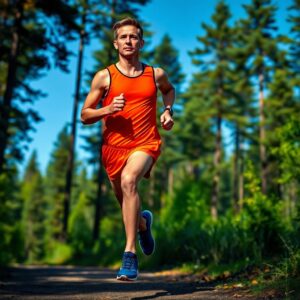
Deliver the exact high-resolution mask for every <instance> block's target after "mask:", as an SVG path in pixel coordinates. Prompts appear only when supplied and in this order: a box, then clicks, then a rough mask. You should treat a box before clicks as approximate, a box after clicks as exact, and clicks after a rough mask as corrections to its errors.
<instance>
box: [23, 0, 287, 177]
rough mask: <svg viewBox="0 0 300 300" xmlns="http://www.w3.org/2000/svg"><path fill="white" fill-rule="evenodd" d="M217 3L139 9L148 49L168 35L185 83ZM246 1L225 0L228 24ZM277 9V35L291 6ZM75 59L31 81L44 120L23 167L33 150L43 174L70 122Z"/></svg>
mask: <svg viewBox="0 0 300 300" xmlns="http://www.w3.org/2000/svg"><path fill="white" fill-rule="evenodd" d="M217 2H218V1H217V0H210V1H200V0H184V1H182V0H172V1H170V0H152V1H151V3H150V4H148V5H147V6H145V7H144V8H143V9H142V10H141V14H140V16H141V19H143V20H144V21H146V22H148V23H150V24H151V26H150V30H151V31H153V33H154V36H153V38H152V42H151V45H150V47H151V46H155V45H157V44H158V43H159V42H160V40H161V38H162V36H163V35H164V34H166V33H167V34H169V35H170V37H171V39H172V42H173V45H174V46H175V47H176V48H177V49H178V51H179V60H180V63H181V64H182V68H183V71H184V73H185V74H187V78H186V83H185V84H187V83H188V80H189V79H190V76H191V74H192V73H193V72H195V70H196V69H195V68H194V67H193V66H192V65H191V59H190V57H189V55H188V51H190V50H193V49H194V48H195V47H197V46H198V43H197V40H196V36H197V35H202V34H203V31H202V29H201V26H200V25H201V23H202V22H205V23H210V22H211V21H210V18H211V15H212V14H213V12H214V8H215V6H216V4H217ZM250 2H251V1H246V0H227V3H228V4H229V6H230V9H231V13H232V22H233V21H234V20H236V19H238V18H241V17H243V16H245V13H244V9H243V8H242V4H247V3H250ZM274 3H276V4H277V5H278V7H279V9H278V12H277V25H278V26H279V30H280V32H281V33H284V34H286V33H288V31H289V25H288V24H287V22H286V19H287V15H288V12H287V7H289V6H290V5H291V3H292V1H291V0H277V1H274ZM71 46H72V48H73V50H74V52H75V53H76V50H77V48H78V45H77V44H76V43H73V44H72V45H71ZM100 46H101V45H99V44H98V43H97V42H94V43H92V45H91V46H90V47H89V48H87V49H86V50H85V54H84V70H91V69H93V65H94V63H95V62H94V60H93V58H92V52H93V51H94V50H96V49H98V48H99V47H100ZM76 62H77V60H76V57H73V58H72V60H71V63H70V71H71V72H70V73H68V74H65V73H62V72H60V71H58V70H55V69H53V70H50V71H49V72H48V73H47V75H46V76H45V77H43V78H41V79H40V80H38V81H36V82H34V84H33V86H34V87H35V88H37V89H41V90H42V91H44V92H46V93H47V97H45V98H42V99H41V100H39V101H38V102H37V103H36V104H35V106H34V108H35V109H36V110H37V111H39V113H40V115H41V116H42V117H43V119H44V121H43V122H41V123H39V124H37V125H36V132H34V133H32V138H33V141H32V142H31V144H30V145H29V150H28V151H27V152H26V157H25V161H24V163H23V165H22V166H24V165H25V164H26V163H27V161H28V158H29V156H30V154H31V152H32V151H33V150H34V149H36V150H37V153H38V160H39V164H40V169H41V170H42V171H43V172H44V171H45V169H46V166H47V163H48V161H49V158H50V153H51V152H52V151H53V147H54V142H55V141H56V139H57V135H58V133H59V131H61V129H62V128H63V126H64V125H65V124H66V123H67V122H70V121H71V117H72V107H73V95H74V90H75V77H76ZM81 133H82V125H79V135H80V134H81ZM81 145H82V140H81V139H80V138H79V139H77V144H76V151H77V155H79V158H82V159H84V158H85V153H84V152H83V150H81V148H80V146H81Z"/></svg>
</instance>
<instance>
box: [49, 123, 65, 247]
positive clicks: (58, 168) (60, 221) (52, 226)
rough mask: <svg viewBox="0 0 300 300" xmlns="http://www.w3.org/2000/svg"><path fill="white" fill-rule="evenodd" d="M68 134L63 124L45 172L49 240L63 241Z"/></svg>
mask: <svg viewBox="0 0 300 300" xmlns="http://www.w3.org/2000/svg"><path fill="white" fill-rule="evenodd" d="M69 147H70V135H69V133H68V129H67V126H65V127H64V128H63V129H62V131H61V132H60V133H59V135H58V139H57V141H56V142H55V144H54V149H53V151H52V153H51V158H50V161H49V163H48V166H47V172H46V181H45V184H46V186H45V188H46V195H47V205H48V219H47V238H48V239H49V242H51V241H60V242H64V241H65V234H64V193H65V183H66V181H65V180H66V165H67V163H68V149H69Z"/></svg>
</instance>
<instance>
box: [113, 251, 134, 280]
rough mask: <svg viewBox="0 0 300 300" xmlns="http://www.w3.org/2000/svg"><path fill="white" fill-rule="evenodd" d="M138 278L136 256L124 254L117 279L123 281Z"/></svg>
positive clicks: (130, 253)
mask: <svg viewBox="0 0 300 300" xmlns="http://www.w3.org/2000/svg"><path fill="white" fill-rule="evenodd" d="M137 277H138V260H137V256H136V254H134V253H132V252H129V251H128V252H124V254H123V259H122V267H121V268H120V270H119V272H118V274H117V279H118V280H123V281H133V280H137Z"/></svg>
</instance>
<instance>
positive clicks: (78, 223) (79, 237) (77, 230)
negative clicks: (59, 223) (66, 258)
mask: <svg viewBox="0 0 300 300" xmlns="http://www.w3.org/2000/svg"><path fill="white" fill-rule="evenodd" d="M90 215H91V212H90V210H89V207H88V199H87V196H86V194H85V192H84V191H83V192H82V193H81V194H80V195H79V199H78V202H77V203H76V204H75V206H74V207H73V208H72V212H71V215H70V218H69V226H68V228H69V238H70V246H71V247H72V251H73V257H75V258H78V257H80V256H84V255H85V254H86V251H89V249H90V248H91V246H92V223H91V221H92V220H91V218H90Z"/></svg>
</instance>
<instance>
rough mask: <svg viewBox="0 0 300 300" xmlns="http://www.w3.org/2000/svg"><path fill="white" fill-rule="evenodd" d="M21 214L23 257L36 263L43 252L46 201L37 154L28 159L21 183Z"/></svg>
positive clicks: (34, 153)
mask: <svg viewBox="0 0 300 300" xmlns="http://www.w3.org/2000/svg"><path fill="white" fill-rule="evenodd" d="M22 198H23V201H24V204H23V212H22V223H23V226H22V228H23V234H24V243H25V245H24V246H25V257H26V259H27V261H28V262H30V263H32V262H37V261H39V260H41V259H42V257H43V255H44V252H45V241H44V236H45V225H46V224H45V218H46V201H45V190H44V183H43V178H42V175H41V173H40V171H39V169H38V162H37V154H36V151H34V152H33V153H32V155H31V157H30V159H29V162H28V165H27V167H26V170H25V174H24V178H23V181H22Z"/></svg>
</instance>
